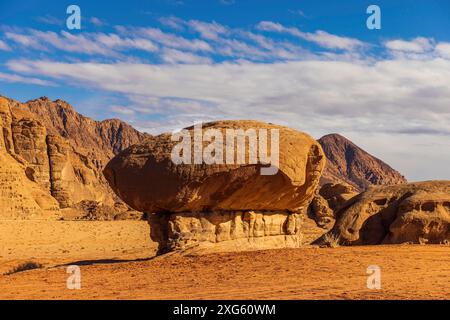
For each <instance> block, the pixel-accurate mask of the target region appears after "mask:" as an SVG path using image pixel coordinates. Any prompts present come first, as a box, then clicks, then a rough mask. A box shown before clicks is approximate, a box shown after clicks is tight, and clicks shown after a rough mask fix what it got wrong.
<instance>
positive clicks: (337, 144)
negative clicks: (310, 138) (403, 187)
mask: <svg viewBox="0 0 450 320" xmlns="http://www.w3.org/2000/svg"><path fill="white" fill-rule="evenodd" d="M318 141H319V143H320V144H321V146H322V148H323V151H324V152H325V155H326V157H327V160H328V161H327V166H326V168H325V171H324V173H323V177H322V182H323V183H327V182H339V181H344V182H346V183H348V184H350V185H352V186H354V187H356V188H357V189H358V190H360V191H362V190H366V189H368V188H369V187H370V186H372V185H394V184H403V183H406V182H407V181H406V179H405V177H404V176H403V175H402V174H400V173H399V172H398V171H396V170H394V169H393V168H392V167H390V166H389V165H388V164H386V163H385V162H383V161H382V160H380V159H378V158H376V157H374V156H372V155H371V154H369V153H368V152H367V151H365V150H363V149H361V148H360V147H358V146H357V145H356V144H355V143H353V142H352V141H350V140H349V139H347V138H345V137H344V136H342V135H340V134H337V133H333V134H328V135H326V136H323V137H322V138H320V139H319V140H318Z"/></svg>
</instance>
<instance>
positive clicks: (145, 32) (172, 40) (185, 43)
mask: <svg viewBox="0 0 450 320" xmlns="http://www.w3.org/2000/svg"><path fill="white" fill-rule="evenodd" d="M116 29H117V30H118V31H119V33H123V34H127V35H129V34H135V35H139V36H141V37H144V38H148V39H151V40H153V41H155V42H158V43H160V44H161V45H163V46H165V47H168V48H174V49H182V50H188V51H204V52H210V51H212V48H211V46H210V45H209V44H208V43H207V42H206V41H203V40H200V39H187V38H184V37H181V36H178V35H175V34H171V33H167V32H163V31H161V30H160V29H158V28H137V29H136V28H126V27H116Z"/></svg>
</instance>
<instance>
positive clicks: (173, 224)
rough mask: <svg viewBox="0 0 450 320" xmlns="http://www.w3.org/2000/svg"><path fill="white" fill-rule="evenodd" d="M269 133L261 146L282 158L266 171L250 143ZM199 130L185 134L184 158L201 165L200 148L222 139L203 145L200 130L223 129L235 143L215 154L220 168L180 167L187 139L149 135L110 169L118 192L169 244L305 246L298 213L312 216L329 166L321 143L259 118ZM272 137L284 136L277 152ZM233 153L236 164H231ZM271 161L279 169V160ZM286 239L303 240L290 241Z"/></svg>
mask: <svg viewBox="0 0 450 320" xmlns="http://www.w3.org/2000/svg"><path fill="white" fill-rule="evenodd" d="M264 129H266V133H267V136H266V138H262V137H263V136H262V135H261V134H259V135H258V136H257V140H256V141H257V142H258V144H257V145H258V146H259V147H260V145H259V142H262V143H263V142H267V144H268V145H269V147H268V148H267V149H268V155H269V156H270V157H272V156H274V155H275V153H276V155H277V157H278V159H279V161H278V164H277V165H276V169H275V170H272V172H270V170H269V171H266V173H263V172H264V170H263V169H264V168H266V169H267V168H268V167H270V164H269V163H267V161H263V159H262V157H261V154H259V153H257V156H258V157H257V158H258V159H257V160H258V161H257V162H256V163H251V162H250V156H251V154H252V152H250V150H251V147H250V141H252V140H251V139H249V138H248V136H251V135H250V132H251V131H252V130H254V132H257V133H260V132H261V131H260V130H264ZM195 130H199V129H196V128H195V127H190V128H186V129H185V130H184V131H182V132H183V133H184V137H186V133H187V134H188V136H189V139H188V141H184V142H187V145H188V146H189V151H188V153H190V157H187V158H185V159H189V160H195V158H194V157H195V152H198V146H199V145H201V148H202V150H203V152H206V151H207V150H210V149H208V146H209V147H211V144H212V143H213V142H214V141H217V139H219V140H220V139H221V138H218V135H216V136H214V138H211V139H206V138H205V136H203V138H201V141H200V144H197V147H196V142H198V137H199V136H198V133H199V132H200V133H201V134H202V135H208V132H209V133H211V130H216V131H215V133H216V134H218V133H220V135H221V136H222V137H223V142H224V144H227V141H228V142H229V140H233V141H234V142H235V143H234V144H233V145H232V147H230V148H225V147H224V148H225V150H224V151H223V153H221V151H219V150H218V149H215V150H214V152H213V154H214V156H217V155H220V158H219V160H217V159H218V158H215V159H216V161H215V162H214V163H210V164H207V163H205V162H202V163H198V162H195V161H184V162H181V163H180V162H177V161H174V158H173V151H174V150H176V148H177V146H179V143H180V142H181V140H182V139H181V138H180V140H177V139H174V138H173V135H172V134H170V133H166V134H162V135H159V136H156V137H150V138H148V139H146V140H145V141H144V142H142V143H140V144H137V145H134V146H132V147H130V148H128V149H126V150H125V151H123V152H122V153H120V154H119V155H118V156H116V157H115V158H113V159H112V160H111V161H110V162H109V163H108V164H107V166H106V168H105V170H104V174H105V177H106V179H107V180H108V182H109V183H110V186H111V187H112V189H113V190H114V191H115V192H116V193H117V195H118V196H119V197H120V198H121V199H122V200H123V201H124V202H125V203H127V204H128V205H129V206H131V207H132V208H133V209H135V210H138V211H144V212H146V213H147V214H149V217H150V218H149V221H151V225H153V226H154V230H155V234H156V233H158V234H159V236H158V237H159V238H160V239H163V240H162V242H163V243H162V245H163V246H169V247H174V246H175V247H176V246H180V244H184V245H188V244H192V243H198V242H202V241H207V242H221V241H227V240H237V239H242V238H246V239H249V238H263V237H266V236H281V237H282V241H281V242H282V243H283V244H282V245H283V246H284V245H288V244H287V242H289V243H296V244H298V241H297V240H298V239H300V238H299V237H300V236H301V234H300V228H299V223H300V222H299V221H300V219H299V213H305V212H306V209H307V208H308V205H309V203H310V202H311V200H312V198H313V197H314V194H315V191H316V188H317V187H318V185H319V180H320V176H321V173H322V170H323V168H324V166H325V157H324V154H323V152H322V149H321V147H320V145H319V144H318V143H317V142H316V141H315V140H314V139H312V138H311V137H310V136H309V135H307V134H305V133H301V132H298V131H296V130H293V129H290V128H287V127H282V126H277V125H273V124H267V123H263V122H257V121H220V122H212V123H208V124H205V125H203V127H202V128H201V129H200V131H195ZM232 130H234V132H238V130H242V132H244V137H245V136H247V138H248V139H244V140H241V141H246V143H245V145H244V147H245V151H243V149H242V145H240V146H239V143H238V141H239V140H238V138H237V137H236V136H233V135H227V133H230V132H231V131H232ZM273 132H278V137H279V143H278V147H279V148H278V152H276V148H275V149H273V148H272V144H273V143H275V140H273V141H272V140H271V137H272V133H273ZM196 133H197V135H196ZM274 135H275V134H274ZM237 136H239V134H237ZM239 148H241V149H240V151H239ZM258 150H259V149H258ZM184 152H187V151H186V150H183V154H184ZM239 152H240V153H239ZM229 153H232V156H231V158H230V159H234V160H235V161H234V162H227V161H226V158H228V156H229ZM238 154H245V160H246V162H245V163H238V162H237V159H238V156H237V155H238ZM274 158H275V157H272V159H274ZM203 159H205V154H203ZM270 163H271V164H272V165H273V161H272V162H270ZM267 173H270V174H267ZM155 228H156V229H158V230H159V231H157V230H156V229H155ZM286 235H290V236H295V237H296V238H295V239H290V240H289V241H287V240H285V236H286ZM278 240H279V239H278ZM291 240H292V241H291ZM270 246H271V245H268V247H270Z"/></svg>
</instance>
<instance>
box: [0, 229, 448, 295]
mask: <svg viewBox="0 0 450 320" xmlns="http://www.w3.org/2000/svg"><path fill="white" fill-rule="evenodd" d="M6 231H8V232H6ZM148 233H149V231H148V225H147V223H146V222H144V221H113V222H111V221H104V222H92V221H90V222H81V221H77V222H65V221H53V222H51V221H2V222H0V242H1V243H2V247H1V248H0V250H1V251H0V268H1V273H2V275H0V298H1V299H448V298H449V297H450V247H449V246H445V245H381V246H380V245H379V246H364V247H338V248H316V247H304V248H298V249H280V250H265V251H250V252H233V253H213V254H206V255H194V254H184V255H182V254H180V253H169V254H167V255H162V256H158V257H156V258H155V257H153V258H152V256H153V252H154V243H152V242H151V241H150V240H149V235H148ZM29 260H32V261H35V262H38V263H41V264H43V267H42V268H41V269H36V270H29V271H24V272H19V273H15V274H12V275H4V273H5V272H6V271H8V270H10V269H11V268H12V267H14V266H16V265H18V264H19V263H21V262H24V261H29ZM66 264H77V265H79V266H80V268H81V290H69V289H67V287H66V280H67V278H68V276H69V274H67V273H66ZM369 265H378V266H380V267H381V272H382V273H381V284H382V288H381V290H369V289H367V286H366V281H367V274H366V269H367V267H368V266H369Z"/></svg>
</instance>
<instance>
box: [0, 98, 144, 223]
mask: <svg viewBox="0 0 450 320" xmlns="http://www.w3.org/2000/svg"><path fill="white" fill-rule="evenodd" d="M0 121H1V122H0V126H1V128H2V135H1V136H0V154H1V155H2V161H1V162H0V166H1V167H0V170H1V172H0V174H1V175H2V176H3V178H2V182H3V185H2V187H3V188H4V189H6V190H11V192H2V193H1V201H2V202H3V203H5V204H7V203H9V202H11V203H19V202H23V203H28V205H25V204H24V205H23V208H22V207H18V208H16V210H15V211H16V212H13V211H14V210H12V211H11V212H10V213H6V211H3V212H2V213H1V214H0V218H14V217H21V218H36V217H42V218H44V217H47V216H48V214H47V211H49V210H50V211H52V214H53V213H54V211H55V210H57V211H58V210H59V209H70V208H80V206H78V204H79V203H80V202H82V201H94V202H96V203H97V204H98V205H107V206H111V207H112V208H113V207H114V205H115V203H116V202H120V200H119V199H118V198H117V197H116V196H115V195H114V193H113V192H112V191H111V189H110V188H109V186H108V184H107V183H106V180H105V179H104V177H103V174H102V170H103V166H104V165H105V164H106V163H107V161H108V160H109V159H110V158H112V157H113V156H114V155H115V154H117V153H118V152H120V151H121V150H122V149H124V148H126V147H128V146H130V145H131V144H133V143H137V142H139V141H141V140H142V139H143V138H144V137H145V135H144V134H141V133H139V132H138V131H136V130H134V129H133V128H131V127H130V126H129V125H127V124H125V123H123V122H121V121H119V120H106V121H102V122H97V121H94V120H92V119H89V118H87V117H84V116H82V115H80V114H78V113H77V112H75V111H74V110H73V108H72V107H71V106H70V105H68V104H67V103H66V102H64V101H61V100H57V101H55V102H52V101H50V100H49V99H48V98H40V99H37V100H33V101H29V102H27V103H24V104H22V103H19V102H17V101H14V100H11V99H7V98H5V97H0ZM11 170H14V174H8V173H9V172H12V171H11ZM27 186H28V187H27ZM28 189H29V190H28ZM30 190H34V191H33V192H31V193H30V192H28V191H30ZM36 190H38V191H36ZM25 193H26V194H25ZM31 204H33V205H31ZM35 204H37V206H36V205H35ZM21 208H22V209H23V210H22V209H21ZM31 208H34V209H31ZM64 212H65V211H60V210H59V215H61V214H62V213H64ZM79 213H80V215H81V216H82V215H83V214H84V212H82V211H80V212H79Z"/></svg>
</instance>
